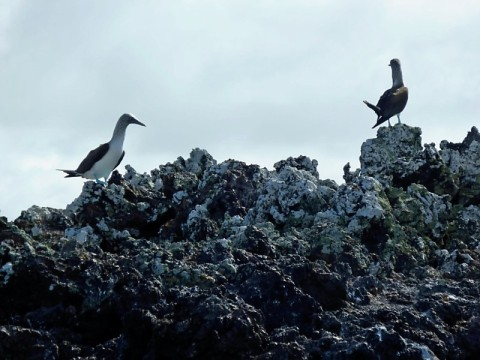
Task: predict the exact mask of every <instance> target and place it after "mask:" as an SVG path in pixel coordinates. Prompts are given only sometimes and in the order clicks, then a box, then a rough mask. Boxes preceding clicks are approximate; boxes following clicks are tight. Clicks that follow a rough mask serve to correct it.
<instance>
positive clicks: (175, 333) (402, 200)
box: [0, 124, 480, 359]
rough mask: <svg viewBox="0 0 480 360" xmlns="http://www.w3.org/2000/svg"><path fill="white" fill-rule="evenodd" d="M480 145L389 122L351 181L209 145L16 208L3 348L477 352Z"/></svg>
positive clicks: (237, 353) (1, 324) (274, 355)
mask: <svg viewBox="0 0 480 360" xmlns="http://www.w3.org/2000/svg"><path fill="white" fill-rule="evenodd" d="M479 144H480V135H479V134H478V131H477V130H476V128H472V131H471V132H470V133H469V134H468V135H467V138H466V139H465V140H464V141H463V142H462V143H461V144H452V143H449V142H446V141H444V142H442V143H441V146H440V147H441V150H440V151H437V149H436V148H435V145H434V144H425V145H424V146H422V143H421V130H420V129H419V128H412V127H409V126H407V125H403V124H397V125H395V126H393V127H381V128H379V130H378V133H377V137H376V138H375V139H370V140H367V141H366V142H365V143H364V144H363V146H362V149H361V155H360V165H361V168H360V169H356V170H354V171H350V165H349V164H347V165H346V166H345V167H344V168H343V172H344V179H345V183H343V184H340V185H339V184H336V183H335V182H334V181H332V180H328V179H326V180H322V179H320V178H319V171H318V170H317V168H318V167H320V169H321V164H318V162H317V161H316V160H312V159H310V158H308V157H306V156H299V157H297V158H288V159H286V160H281V161H279V162H277V163H276V164H274V169H273V170H268V169H265V168H260V167H259V166H257V165H247V164H245V163H243V162H240V161H237V160H227V161H224V162H221V163H217V161H216V160H215V159H213V157H212V156H211V155H210V154H209V153H208V152H207V151H205V150H202V149H194V150H192V152H191V154H190V156H189V158H188V159H183V158H181V157H179V158H178V159H177V160H175V161H174V162H173V163H167V164H165V165H160V166H159V167H158V168H156V169H153V170H152V171H150V173H143V174H140V173H137V171H136V170H135V169H134V168H133V167H131V166H129V165H127V166H126V173H125V174H124V175H123V176H122V175H121V174H120V173H119V172H117V171H115V172H114V173H113V174H112V176H111V178H110V181H109V184H108V186H105V187H104V186H102V185H99V184H95V183H94V182H86V183H85V184H84V186H83V189H82V191H81V193H80V194H79V196H78V197H77V198H76V199H75V200H73V201H72V203H71V204H69V205H67V207H66V209H64V210H63V209H51V208H42V207H39V206H33V207H31V208H30V209H28V210H25V211H23V212H22V214H21V216H20V217H19V218H18V219H16V220H15V221H13V222H9V221H8V220H7V219H6V218H2V217H0V304H1V306H0V354H2V355H3V356H5V357H6V358H11V359H13V358H26V359H27V358H43V359H54V358H65V359H67V358H69V359H70V358H105V359H114V358H124V359H130V358H132V359H133V358H152V359H154V358H164V359H180V358H192V359H195V358H199V359H200V358H208V359H225V358H228V357H231V358H235V359H251V358H256V359H278V358H295V359H297V358H298V359H307V358H322V359H339V358H342V359H356V358H377V357H378V358H385V359H387V358H388V359H407V358H408V359H425V358H429V359H435V358H438V359H468V358H474V356H476V354H478V353H479V352H480V343H479V341H478V336H479V334H480V321H479V313H478V298H479V297H480V289H479V285H478V281H479V280H480V240H479V239H480V208H479V200H478V199H479V197H478V195H480V185H479V183H480V182H479V174H480V170H479V168H480V167H479V165H480V159H479V158H478V157H479V154H480V153H479V151H478V150H479V146H480V145H479ZM339 170H340V167H339ZM320 173H321V171H320Z"/></svg>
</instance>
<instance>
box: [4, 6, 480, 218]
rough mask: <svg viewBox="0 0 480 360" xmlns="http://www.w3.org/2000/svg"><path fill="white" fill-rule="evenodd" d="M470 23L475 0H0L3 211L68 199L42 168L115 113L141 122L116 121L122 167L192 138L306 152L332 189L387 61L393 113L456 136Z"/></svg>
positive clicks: (143, 162) (426, 130)
mask: <svg viewBox="0 0 480 360" xmlns="http://www.w3.org/2000/svg"><path fill="white" fill-rule="evenodd" d="M479 19H480V2H479V1H478V0H472V1H462V0H460V1H446V0H435V1H421V0H401V1H385V0H368V1H358V0H348V1H339V0H332V1H326V0H325V1H321V0H317V1H314V0H269V1H267V0H238V1H236V0H228V1H226V0H216V1H213V0H211V1H210V0H196V1H193V0H190V1H186V0H163V1H153V0H152V1H120V0H103V1H95V0H69V1H64V0H42V1H40V0H38V1H27V0H0V152H1V156H2V161H1V165H2V177H1V180H0V210H1V212H0V215H1V216H7V217H8V218H9V220H14V219H15V218H16V217H18V216H19V215H20V212H21V210H26V209H28V208H29V207H30V206H32V205H39V206H49V207H55V208H65V206H66V205H67V204H69V203H70V202H72V201H73V200H74V199H75V198H76V197H77V196H78V195H79V194H80V192H81V189H82V185H83V182H84V181H85V180H84V179H80V178H74V179H65V178H63V175H62V173H60V172H58V171H56V170H55V169H56V168H66V169H75V168H76V167H77V166H78V164H79V163H80V161H81V160H82V159H83V158H84V157H85V155H86V154H87V153H88V151H89V150H91V149H93V148H94V147H96V146H98V145H99V144H101V143H104V142H107V141H108V140H109V139H110V137H111V135H112V131H113V128H114V126H115V123H116V121H117V119H118V118H119V117H120V115H122V114H123V113H125V112H129V113H133V114H134V115H136V116H137V118H138V119H139V120H140V121H142V122H144V123H145V124H146V125H147V127H146V128H143V127H140V126H134V125H132V126H130V127H129V128H128V130H127V136H126V140H125V144H124V149H125V151H126V155H125V158H124V160H123V162H122V164H121V165H120V166H119V168H118V170H119V171H120V172H121V173H124V172H125V169H124V166H125V165H126V164H130V165H131V166H133V167H134V168H135V169H136V170H137V171H138V172H141V173H143V172H149V171H150V170H152V169H154V168H156V167H158V165H160V164H165V163H167V162H173V161H175V160H176V158H177V157H178V156H182V157H184V158H187V157H188V155H189V153H190V151H191V150H192V149H193V148H195V147H200V148H204V149H206V150H207V151H208V152H209V153H210V154H211V155H212V156H213V157H214V158H215V159H216V160H217V161H219V162H221V161H224V160H227V159H229V158H233V159H236V160H240V161H244V162H246V163H249V164H258V165H261V166H264V167H267V168H269V169H272V167H273V164H274V163H275V162H277V161H279V160H282V159H286V158H287V157H289V156H299V155H306V156H308V157H310V158H313V159H317V160H318V161H319V166H318V170H319V173H320V178H322V179H326V178H331V179H333V180H335V181H337V183H339V184H340V183H341V182H342V168H343V166H344V165H345V164H346V163H347V162H350V163H351V165H352V168H353V169H355V168H357V167H359V161H358V158H359V155H360V146H361V144H362V143H363V142H364V141H365V140H366V139H369V138H373V137H375V136H376V130H377V129H373V130H372V129H371V127H372V126H373V125H374V124H375V120H376V116H375V114H374V113H373V111H371V110H370V109H368V108H367V107H366V106H365V105H364V104H363V103H362V100H364V99H366V100H369V101H371V102H373V103H376V102H377V100H378V98H379V96H380V95H381V94H382V93H383V91H384V90H386V89H387V88H389V87H390V86H391V72H390V68H389V67H388V66H387V65H388V63H389V61H390V59H392V58H394V57H397V58H399V59H400V60H401V62H402V67H403V77H404V82H405V85H406V86H408V88H409V92H410V96H409V102H408V104H407V107H406V109H405V110H404V112H403V113H402V117H401V118H402V121H403V122H404V123H406V124H408V125H411V126H419V127H421V128H422V131H423V135H422V138H423V142H424V143H426V142H428V143H430V142H435V143H436V144H437V148H438V147H439V146H438V145H439V143H440V141H441V140H443V139H447V140H449V141H454V142H460V141H461V140H463V138H464V137H465V135H466V134H467V132H468V131H469V130H470V128H471V127H472V126H478V122H479V120H480V116H479V115H480V74H479V71H478V64H480V42H479V35H480V25H479ZM392 120H393V119H392ZM395 121H396V120H394V121H393V122H395Z"/></svg>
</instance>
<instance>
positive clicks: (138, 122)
mask: <svg viewBox="0 0 480 360" xmlns="http://www.w3.org/2000/svg"><path fill="white" fill-rule="evenodd" d="M132 124H137V125H141V126H145V127H147V125H145V124H144V123H142V122H140V121H138V120H137V119H135V121H133V122H132Z"/></svg>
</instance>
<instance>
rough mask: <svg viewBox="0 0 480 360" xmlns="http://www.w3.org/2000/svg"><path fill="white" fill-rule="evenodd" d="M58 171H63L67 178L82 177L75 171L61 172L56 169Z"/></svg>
mask: <svg viewBox="0 0 480 360" xmlns="http://www.w3.org/2000/svg"><path fill="white" fill-rule="evenodd" d="M57 170H58V171H63V172H64V173H66V174H67V176H65V177H66V178H67V177H77V176H82V175H80V174H79V173H77V172H76V171H75V170H63V169H57Z"/></svg>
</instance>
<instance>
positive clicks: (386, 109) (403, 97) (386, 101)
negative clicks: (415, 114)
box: [377, 86, 408, 118]
mask: <svg viewBox="0 0 480 360" xmlns="http://www.w3.org/2000/svg"><path fill="white" fill-rule="evenodd" d="M407 100H408V89H407V88H406V87H405V86H402V87H400V88H397V89H389V90H387V91H385V92H384V93H383V95H382V96H381V97H380V99H379V100H378V104H377V107H379V108H380V109H382V115H383V117H385V118H386V117H387V116H388V115H390V116H388V118H390V117H392V116H394V115H397V114H398V113H401V112H402V110H403V109H405V105H407Z"/></svg>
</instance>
